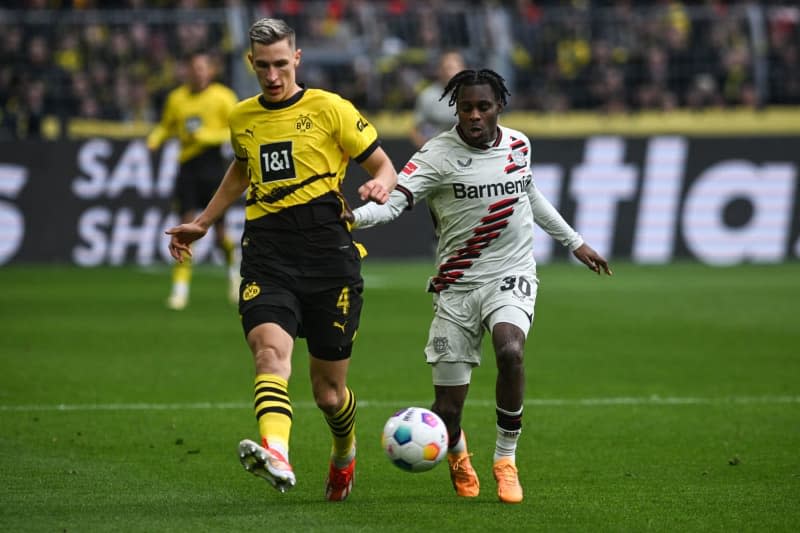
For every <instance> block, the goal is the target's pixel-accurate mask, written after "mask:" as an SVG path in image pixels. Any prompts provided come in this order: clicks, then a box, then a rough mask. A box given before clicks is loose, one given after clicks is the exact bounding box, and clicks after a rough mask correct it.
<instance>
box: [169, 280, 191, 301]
mask: <svg viewBox="0 0 800 533" xmlns="http://www.w3.org/2000/svg"><path fill="white" fill-rule="evenodd" d="M172 295H173V296H175V297H177V298H186V297H188V296H189V284H188V283H186V282H185V281H176V282H174V283H173V284H172Z"/></svg>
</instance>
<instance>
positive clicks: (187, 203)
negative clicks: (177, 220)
mask: <svg viewBox="0 0 800 533" xmlns="http://www.w3.org/2000/svg"><path fill="white" fill-rule="evenodd" d="M226 170H227V162H226V161H225V158H224V157H223V156H222V151H221V149H220V147H219V146H213V147H211V148H209V149H207V150H206V151H204V152H201V153H200V154H198V155H196V156H195V157H193V158H191V159H189V160H187V161H185V162H183V163H181V166H180V168H179V169H178V177H177V179H176V181H175V192H174V194H173V204H174V209H175V211H176V212H177V213H179V214H181V215H183V214H185V213H189V212H192V211H201V210H202V209H204V208H205V207H206V205H208V202H209V201H211V197H212V196H214V193H215V192H217V188H219V184H220V183H221V182H222V177H223V176H224V175H225V171H226Z"/></svg>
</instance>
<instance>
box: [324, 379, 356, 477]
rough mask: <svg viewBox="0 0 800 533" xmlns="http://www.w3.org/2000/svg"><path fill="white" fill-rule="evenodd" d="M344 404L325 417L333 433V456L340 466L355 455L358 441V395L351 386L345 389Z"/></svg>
mask: <svg viewBox="0 0 800 533" xmlns="http://www.w3.org/2000/svg"><path fill="white" fill-rule="evenodd" d="M345 394H346V396H345V400H344V405H343V406H342V408H341V409H339V412H338V413H336V414H335V415H333V416H332V417H325V420H326V421H327V422H328V426H330V428H331V435H333V448H332V450H331V457H332V458H333V460H334V461H335V462H336V463H344V464H339V465H338V466H340V467H344V466H347V465H348V464H349V463H350V459H351V458H352V457H353V445H354V444H355V441H356V396H355V394H353V391H352V390H350V387H347V388H346V389H345Z"/></svg>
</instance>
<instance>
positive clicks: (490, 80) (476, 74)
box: [439, 68, 511, 106]
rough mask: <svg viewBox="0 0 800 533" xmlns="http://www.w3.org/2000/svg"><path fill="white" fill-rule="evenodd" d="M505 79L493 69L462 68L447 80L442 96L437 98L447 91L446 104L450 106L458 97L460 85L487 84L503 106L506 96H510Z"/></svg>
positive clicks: (445, 94) (443, 94) (444, 94)
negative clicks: (448, 97) (448, 96)
mask: <svg viewBox="0 0 800 533" xmlns="http://www.w3.org/2000/svg"><path fill="white" fill-rule="evenodd" d="M505 81H506V80H504V79H503V76H501V75H500V74H498V73H497V72H495V71H493V70H489V69H488V68H482V69H481V70H471V69H467V70H462V71H461V72H459V73H458V74H456V75H455V76H453V77H452V78H450V81H448V82H447V87H445V88H444V92H443V93H442V96H440V97H439V100H441V99H442V98H444V97H445V96H447V93H451V94H450V101H449V102H448V103H447V105H449V106H452V105H453V104H455V103H456V100H457V99H458V91H459V89H461V87H464V86H467V85H489V86H491V88H492V91H494V95H495V97H497V99H498V100H500V102H501V103H502V104H503V105H504V106H505V105H506V96H511V93H510V92H508V89H507V88H506V83H505Z"/></svg>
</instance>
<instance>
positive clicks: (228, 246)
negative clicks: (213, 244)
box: [222, 237, 236, 266]
mask: <svg viewBox="0 0 800 533" xmlns="http://www.w3.org/2000/svg"><path fill="white" fill-rule="evenodd" d="M235 249H236V247H235V246H234V244H233V241H232V240H231V239H229V238H228V237H223V239H222V253H224V254H225V264H226V265H227V266H232V265H233V261H234V254H233V252H234V250H235Z"/></svg>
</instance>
